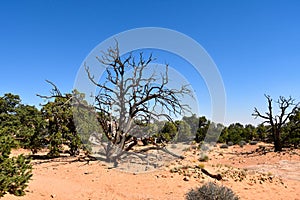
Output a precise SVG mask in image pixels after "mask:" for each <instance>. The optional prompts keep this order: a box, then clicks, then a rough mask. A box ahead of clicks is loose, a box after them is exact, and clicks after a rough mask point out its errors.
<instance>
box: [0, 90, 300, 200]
mask: <svg viewBox="0 0 300 200" xmlns="http://www.w3.org/2000/svg"><path fill="white" fill-rule="evenodd" d="M41 97H42V98H44V99H46V100H47V102H46V103H45V104H43V105H41V108H40V109H37V108H36V107H35V106H30V105H24V104H22V102H21V99H20V97H19V96H18V95H14V94H10V93H8V94H4V95H3V96H2V97H0V142H1V143H0V144H1V146H0V167H1V172H0V184H1V191H0V196H3V195H4V194H5V193H7V192H9V193H12V194H15V195H22V194H24V188H25V187H26V184H27V182H28V181H29V179H30V177H31V176H32V174H31V165H30V159H29V158H27V157H25V156H23V155H19V156H17V157H11V156H10V153H11V149H12V148H18V147H21V148H25V149H30V150H31V151H32V153H33V154H35V153H37V152H38V151H39V150H40V149H44V148H48V149H49V151H48V156H49V157H55V156H59V155H60V154H61V153H63V152H64V153H69V154H70V155H71V156H75V155H77V154H78V153H79V151H80V150H81V149H83V150H84V151H85V152H87V153H88V152H89V148H88V146H85V145H83V144H84V143H85V144H86V143H88V140H89V136H90V135H91V133H92V132H101V131H102V130H101V127H100V126H93V125H91V124H95V123H89V121H90V120H94V119H93V117H92V115H94V114H95V113H93V114H92V113H91V112H90V109H87V108H88V107H89V105H88V103H87V102H85V106H83V107H80V106H77V107H76V106H72V105H71V98H77V99H80V100H81V104H82V102H84V100H83V99H84V95H83V94H80V93H79V92H77V91H73V93H72V94H64V95H59V96H57V97H55V96H54V97H53V96H52V98H47V97H46V96H41ZM255 111H256V110H255ZM74 112H78V113H80V115H81V116H82V118H78V119H76V120H81V119H82V120H83V121H82V122H80V123H76V121H75V120H74V118H73V113H74ZM256 112H257V111H256ZM285 115H286V113H284V116H285ZM98 117H101V113H98ZM87 119H88V120H87ZM77 124H78V125H80V127H77V128H76V125H77ZM273 126H274V124H273ZM209 127H210V128H211V131H215V132H221V135H220V137H219V140H218V142H220V143H227V144H228V143H232V144H239V143H240V142H241V141H244V142H250V141H263V142H267V143H274V137H275V136H274V130H273V129H274V127H272V124H270V123H269V124H268V123H267V124H265V123H262V124H259V125H258V126H254V125H251V124H247V125H242V124H240V123H233V124H230V125H229V126H224V125H222V124H216V123H214V122H211V121H210V120H208V119H206V117H204V116H201V117H198V116H196V115H195V114H193V115H191V116H185V117H183V118H182V119H181V120H177V121H174V122H172V121H162V122H158V123H155V124H148V125H147V128H148V129H149V130H150V129H151V132H152V133H153V132H155V133H154V134H152V135H151V137H152V138H154V139H155V140H156V141H157V143H160V142H164V143H168V142H184V141H188V140H195V141H196V142H201V141H203V140H204V139H205V137H206V133H207V131H208V128H209ZM299 143H300V108H299V107H295V108H294V109H292V111H291V112H290V113H288V119H287V120H286V121H284V123H283V124H281V126H280V144H281V147H282V148H283V147H294V148H298V147H299ZM145 144H147V142H145Z"/></svg>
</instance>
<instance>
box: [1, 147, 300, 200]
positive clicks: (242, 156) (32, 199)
mask: <svg viewBox="0 0 300 200" xmlns="http://www.w3.org/2000/svg"><path fill="white" fill-rule="evenodd" d="M259 145H264V146H265V147H266V149H268V148H269V149H270V148H271V146H268V145H266V144H262V143H261V144H257V145H245V146H244V147H243V148H241V147H239V146H231V147H229V148H228V149H220V148H219V146H220V145H217V147H214V148H213V149H212V150H211V151H210V152H209V153H208V154H207V155H208V158H209V159H208V161H206V162H200V161H199V156H200V155H199V153H200V152H199V150H197V148H196V146H190V147H189V148H187V150H186V151H185V152H184V155H185V159H183V160H180V159H177V160H174V161H171V162H167V163H165V165H164V166H162V167H160V169H158V170H154V171H151V172H147V173H126V172H122V171H118V170H115V169H111V168H110V167H108V166H107V165H106V164H105V163H103V162H100V161H91V162H89V163H88V162H86V161H82V160H78V158H74V157H62V158H56V159H51V160H34V161H33V166H34V169H33V174H34V175H33V178H32V180H31V181H30V183H29V187H28V188H27V189H26V191H27V192H26V196H23V197H15V196H12V195H5V196H4V198H3V199H4V200H7V199H9V200H10V199H12V200H44V199H45V200H46V199H57V200H94V199H95V200H98V199H103V200H106V199H107V200H113V199H115V200H129V199H130V200H138V199H140V200H142V199H148V200H159V199H170V200H173V199H174V200H177V199H178V200H180V199H184V198H185V194H186V193H187V192H188V191H189V190H190V189H191V188H195V187H198V186H201V185H202V184H204V183H205V182H208V181H213V182H216V183H217V184H221V185H225V186H227V187H229V188H231V189H232V190H233V191H234V192H235V193H236V194H237V195H238V196H239V197H240V198H241V199H266V200H267V199H272V200H277V199H287V200H300V187H299V186H300V156H299V155H300V150H289V151H284V152H281V153H275V152H267V153H265V152H262V151H260V147H261V146H259ZM19 153H28V152H26V151H24V150H17V151H15V152H14V154H19ZM152 153H155V152H152ZM203 167H204V168H205V169H206V170H207V171H209V172H210V173H212V174H221V175H222V177H223V180H221V181H217V180H214V179H212V178H210V177H208V176H206V175H205V174H203V173H202V172H201V168H203Z"/></svg>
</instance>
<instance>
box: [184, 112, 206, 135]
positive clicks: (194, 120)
mask: <svg viewBox="0 0 300 200" xmlns="http://www.w3.org/2000/svg"><path fill="white" fill-rule="evenodd" d="M204 118H205V117H204ZM182 120H183V121H185V122H186V123H188V125H189V126H190V128H191V134H192V135H194V136H196V133H197V130H198V128H199V126H200V124H199V118H198V117H197V115H196V114H193V115H191V116H189V117H187V116H184V117H183V118H182Z"/></svg>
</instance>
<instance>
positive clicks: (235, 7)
mask: <svg viewBox="0 0 300 200" xmlns="http://www.w3.org/2000/svg"><path fill="white" fill-rule="evenodd" d="M187 2H188V3H187ZM299 10H300V1H297V0H295V1H275V0H274V1H266V0H262V1H238V0H236V1H232V0H228V1H221V0H220V1H196V0H195V1H175V0H172V1H171V0H164V1H159V0H155V1H143V0H139V1H133V0H132V1H121V0H120V1H108V0H107V1H89V0H88V1H75V0H68V1H67V0H43V1H38V0H35V1H14V0H11V1H8V0H7V1H1V3H0V70H1V73H0V85H1V86H0V95H1V96H2V95H3V94H4V93H7V92H12V93H15V94H19V95H20V96H21V98H22V100H23V103H27V104H35V105H37V104H38V103H41V102H42V101H41V99H39V98H38V97H36V96H35V94H37V93H40V94H49V93H48V92H49V89H50V86H49V85H48V84H47V83H46V82H45V81H44V80H45V79H49V80H51V81H53V82H55V83H56V84H57V85H58V86H59V88H61V90H62V92H70V91H71V90H72V87H73V83H74V79H75V76H76V73H77V70H78V68H79V67H80V65H81V63H82V61H83V60H84V58H85V57H86V56H87V54H88V53H89V52H90V51H91V50H92V49H93V48H94V47H95V46H96V45H97V44H98V43H100V42H102V41H103V40H105V39H106V38H108V37H110V36H112V35H114V34H117V33H119V32H122V31H125V30H128V29H132V28H138V27H148V26H151V27H164V28H169V29H174V30H176V31H179V32H182V33H184V34H186V35H188V36H190V37H192V38H193V39H195V40H196V41H197V42H199V43H200V44H201V45H202V46H203V47H204V48H205V49H206V51H207V52H208V53H209V54H210V56H211V57H212V59H213V60H214V61H215V63H216V65H217V66H218V68H219V71H220V73H221V75H222V78H223V81H224V85H225V89H226V94H227V114H226V120H225V122H226V124H229V123H232V122H241V123H243V124H245V123H256V124H257V123H258V122H259V121H258V120H254V119H253V117H252V116H251V113H252V112H253V107H254V106H256V107H258V108H259V109H264V108H265V102H266V101H265V98H264V96H263V95H264V94H265V93H266V94H270V95H271V96H272V97H274V98H278V96H279V95H284V96H289V95H291V96H293V97H294V98H296V99H297V100H298V101H299V100H300V78H299V77H300V76H299V74H300V12H299ZM197 92H198V91H197ZM203 92H204V93H205V92H207V91H203ZM199 93H201V91H199ZM200 96H201V95H200ZM199 101H200V104H201V99H199ZM201 106H202V107H206V106H207V107H209V105H206V101H205V100H204V101H203V104H202V105H201ZM204 114H206V113H205V112H204Z"/></svg>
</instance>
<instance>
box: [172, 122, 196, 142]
mask: <svg viewBox="0 0 300 200" xmlns="http://www.w3.org/2000/svg"><path fill="white" fill-rule="evenodd" d="M175 124H176V126H177V128H178V132H177V134H176V137H175V141H177V142H183V141H188V140H189V139H190V137H191V136H192V133H191V127H190V125H189V124H188V123H187V122H186V121H184V120H177V121H175Z"/></svg>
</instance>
